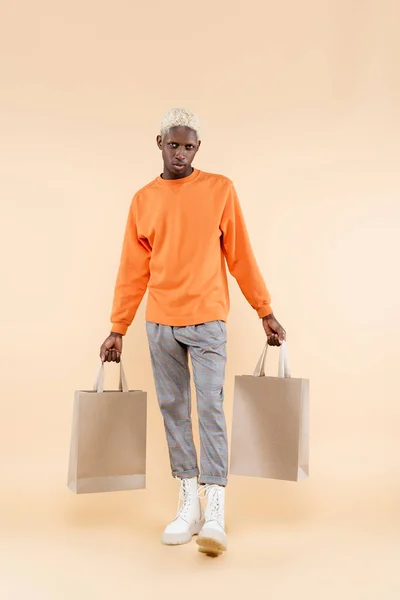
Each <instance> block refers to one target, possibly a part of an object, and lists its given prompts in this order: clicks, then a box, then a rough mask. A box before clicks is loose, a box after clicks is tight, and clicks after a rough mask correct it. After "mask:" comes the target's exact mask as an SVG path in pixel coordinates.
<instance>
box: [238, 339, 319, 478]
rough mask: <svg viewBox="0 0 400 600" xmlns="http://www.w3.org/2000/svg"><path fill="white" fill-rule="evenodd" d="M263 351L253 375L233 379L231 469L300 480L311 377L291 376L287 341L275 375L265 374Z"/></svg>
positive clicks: (306, 464)
mask: <svg viewBox="0 0 400 600" xmlns="http://www.w3.org/2000/svg"><path fill="white" fill-rule="evenodd" d="M267 350H268V344H266V346H265V349H264V352H263V354H262V355H261V358H260V360H259V361H258V364H257V367H256V369H255V371H254V374H253V375H242V376H237V377H236V378H235V391H234V405H233V422H232V438H231V456H230V473H232V474H235V475H246V476H249V477H266V478H270V479H282V480H286V481H300V480H302V479H305V478H307V477H308V475H309V468H308V467H309V381H308V380H307V379H295V378H293V377H291V376H290V370H289V361H288V356H287V345H286V342H285V343H284V344H282V346H281V347H280V355H279V372H278V377H266V376H265V361H266V357H267Z"/></svg>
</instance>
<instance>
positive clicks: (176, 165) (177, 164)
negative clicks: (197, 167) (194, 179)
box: [173, 163, 186, 171]
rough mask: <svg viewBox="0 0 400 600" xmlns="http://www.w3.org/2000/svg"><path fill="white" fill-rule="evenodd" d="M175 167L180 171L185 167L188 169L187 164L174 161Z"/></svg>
mask: <svg viewBox="0 0 400 600" xmlns="http://www.w3.org/2000/svg"><path fill="white" fill-rule="evenodd" d="M173 165H174V168H175V169H177V170H178V171H183V169H186V165H184V164H182V163H173Z"/></svg>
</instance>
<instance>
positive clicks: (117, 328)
mask: <svg viewBox="0 0 400 600" xmlns="http://www.w3.org/2000/svg"><path fill="white" fill-rule="evenodd" d="M111 331H112V332H113V333H120V334H121V335H125V334H126V332H127V331H128V325H125V324H124V323H113V324H112V325H111Z"/></svg>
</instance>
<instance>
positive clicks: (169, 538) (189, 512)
mask: <svg viewBox="0 0 400 600" xmlns="http://www.w3.org/2000/svg"><path fill="white" fill-rule="evenodd" d="M203 524H204V518H203V511H202V508H201V502H200V498H199V496H198V486H197V477H192V478H191V479H181V489H180V492H179V501H178V512H177V514H176V517H175V519H174V520H173V521H172V523H170V524H169V525H167V527H166V528H165V530H164V533H163V535H162V538H161V541H162V543H163V544H168V545H178V544H187V543H188V542H190V540H191V539H192V537H193V536H194V535H197V534H198V533H199V531H200V530H201V528H202V526H203Z"/></svg>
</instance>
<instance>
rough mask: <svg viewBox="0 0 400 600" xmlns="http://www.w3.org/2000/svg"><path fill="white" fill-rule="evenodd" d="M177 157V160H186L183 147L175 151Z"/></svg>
mask: <svg viewBox="0 0 400 600" xmlns="http://www.w3.org/2000/svg"><path fill="white" fill-rule="evenodd" d="M175 158H176V159H177V160H185V155H184V153H183V149H182V148H178V149H177V151H176V152H175Z"/></svg>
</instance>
